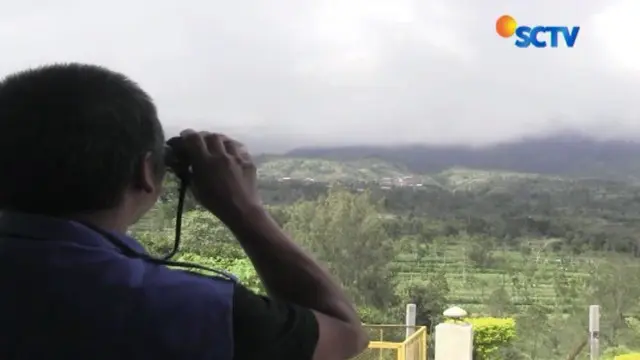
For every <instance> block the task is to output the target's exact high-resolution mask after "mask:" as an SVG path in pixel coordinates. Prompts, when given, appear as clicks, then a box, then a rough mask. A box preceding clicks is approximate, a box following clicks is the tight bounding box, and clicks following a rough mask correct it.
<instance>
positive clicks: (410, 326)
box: [404, 304, 417, 338]
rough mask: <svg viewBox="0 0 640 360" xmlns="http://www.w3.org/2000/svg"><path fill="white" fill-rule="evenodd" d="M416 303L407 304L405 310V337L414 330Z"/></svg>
mask: <svg viewBox="0 0 640 360" xmlns="http://www.w3.org/2000/svg"><path fill="white" fill-rule="evenodd" d="M416 309H417V308H416V304H407V312H406V316H405V320H404V325H405V329H406V335H405V336H406V337H407V338H408V337H409V336H411V334H413V333H414V332H416Z"/></svg>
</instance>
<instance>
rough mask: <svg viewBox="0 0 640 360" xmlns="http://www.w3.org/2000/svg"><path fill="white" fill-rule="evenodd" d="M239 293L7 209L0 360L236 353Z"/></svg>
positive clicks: (0, 245) (222, 358)
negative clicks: (235, 300) (235, 294)
mask: <svg viewBox="0 0 640 360" xmlns="http://www.w3.org/2000/svg"><path fill="white" fill-rule="evenodd" d="M112 235H113V236H115V237H117V239H118V240H120V242H122V243H123V244H124V245H125V246H126V247H128V248H130V249H131V250H134V251H136V252H139V253H143V252H144V249H143V248H142V246H141V245H140V244H139V243H138V242H137V241H135V240H134V239H132V238H130V237H128V236H125V235H122V234H112ZM232 297H233V282H232V281H229V280H226V279H223V278H209V277H203V276H198V275H194V274H191V273H188V272H185V271H180V270H172V269H169V268H167V267H166V266H162V265H155V264H151V263H149V262H147V261H144V260H142V259H139V258H132V257H127V256H125V255H123V253H122V251H121V250H120V249H118V248H117V247H116V246H114V245H113V244H112V243H111V242H109V241H108V240H107V239H106V238H105V237H104V236H103V235H102V234H100V233H98V232H96V231H94V230H92V229H90V228H88V227H86V226H84V225H82V224H80V223H76V222H71V221H64V220H60V219H53V218H47V217H41V216H35V215H25V214H18V213H3V214H0V359H3V360H5V359H6V360H14V359H15V360H32V359H33V360H43V359H67V360H75V359H78V360H98V359H105V360H106V359H110V360H133V359H150V360H162V359H166V360H172V359H189V360H230V359H232V357H233V337H232V313H231V311H232V307H231V303H232Z"/></svg>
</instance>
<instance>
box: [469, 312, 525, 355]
mask: <svg viewBox="0 0 640 360" xmlns="http://www.w3.org/2000/svg"><path fill="white" fill-rule="evenodd" d="M465 321H466V322H468V323H470V324H471V326H472V327H473V346H474V352H475V356H476V359H478V360H502V359H500V358H499V357H497V356H498V354H499V351H500V349H501V348H504V347H506V346H508V345H510V344H511V343H512V342H513V341H514V340H515V338H516V323H515V320H514V319H511V318H492V317H485V318H468V319H466V320H465Z"/></svg>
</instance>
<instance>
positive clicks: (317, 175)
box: [256, 157, 412, 182]
mask: <svg viewBox="0 0 640 360" xmlns="http://www.w3.org/2000/svg"><path fill="white" fill-rule="evenodd" d="M256 160H257V162H258V175H259V176H260V177H261V178H263V179H282V178H291V179H295V180H304V179H312V180H314V181H319V182H333V181H339V180H343V181H362V182H370V181H378V180H380V179H382V178H387V177H389V178H399V177H404V176H411V175H412V174H411V172H410V171H409V170H407V169H406V168H405V167H404V166H402V165H394V164H390V163H387V162H384V161H381V160H377V159H361V160H353V161H333V160H326V159H306V158H290V157H259V158H258V159H256Z"/></svg>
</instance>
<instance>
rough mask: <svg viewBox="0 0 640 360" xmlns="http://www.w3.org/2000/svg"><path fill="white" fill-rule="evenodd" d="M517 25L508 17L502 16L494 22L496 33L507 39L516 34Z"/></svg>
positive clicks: (514, 20)
mask: <svg viewBox="0 0 640 360" xmlns="http://www.w3.org/2000/svg"><path fill="white" fill-rule="evenodd" d="M517 27H518V24H517V23H516V19H514V18H513V17H511V16H510V15H502V16H500V17H499V18H498V21H496V32H497V33H498V35H500V36H502V37H503V38H508V37H510V36H512V35H513V34H514V33H515V32H516V28H517Z"/></svg>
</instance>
